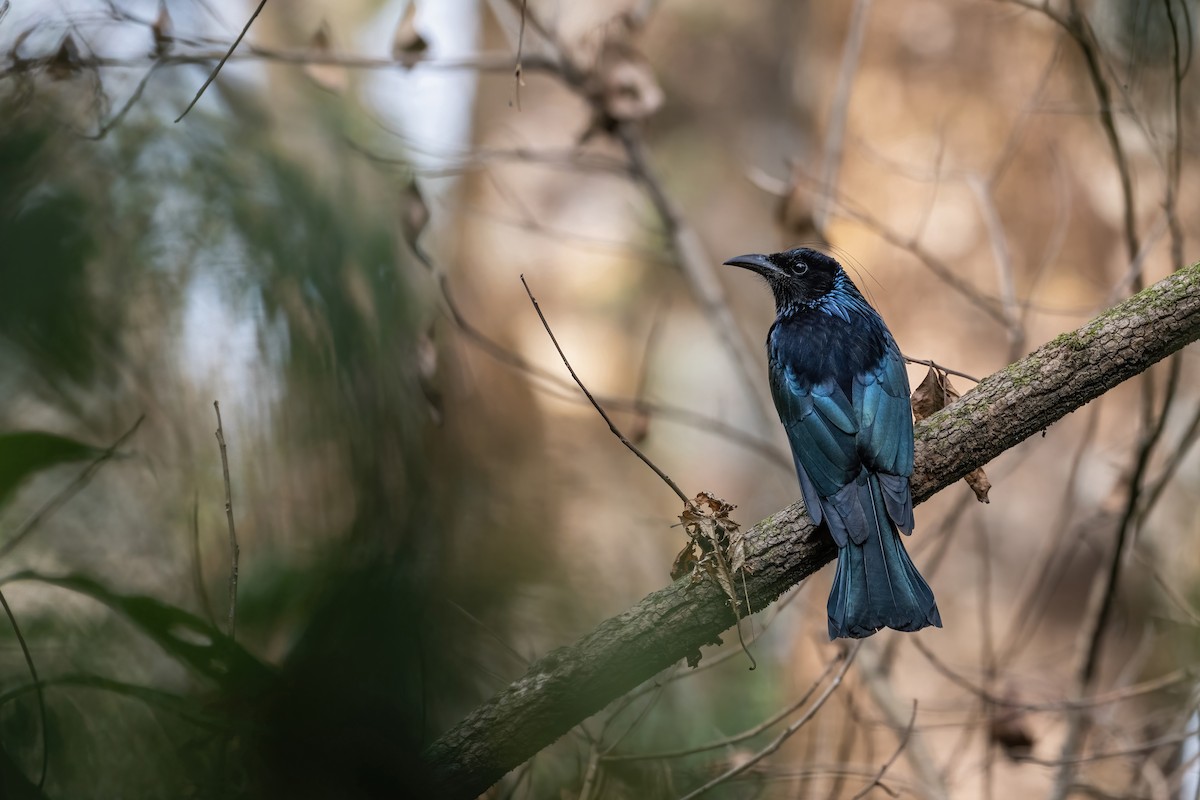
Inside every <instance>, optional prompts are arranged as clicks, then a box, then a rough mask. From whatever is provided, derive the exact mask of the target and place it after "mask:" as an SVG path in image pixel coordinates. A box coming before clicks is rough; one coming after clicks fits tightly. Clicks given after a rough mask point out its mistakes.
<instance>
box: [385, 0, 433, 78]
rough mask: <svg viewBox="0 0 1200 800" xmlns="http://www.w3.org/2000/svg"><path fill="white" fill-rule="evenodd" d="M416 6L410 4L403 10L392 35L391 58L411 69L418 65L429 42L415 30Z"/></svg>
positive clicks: (413, 3)
mask: <svg viewBox="0 0 1200 800" xmlns="http://www.w3.org/2000/svg"><path fill="white" fill-rule="evenodd" d="M416 19H417V4H416V2H415V0H414V2H410V3H409V4H408V8H406V9H404V14H403V16H401V17H400V21H399V22H398V23H397V24H396V32H395V33H394V34H393V35H392V58H393V59H394V60H396V61H399V62H400V63H401V64H403V65H404V68H405V69H411V68H413V67H414V66H416V65H417V64H418V63H420V61H421V59H423V58H424V57H425V53H426V51H427V50H429V42H428V41H426V40H425V37H424V36H422V35H421V34H420V32H419V31H418V30H417V25H416Z"/></svg>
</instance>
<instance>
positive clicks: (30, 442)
mask: <svg viewBox="0 0 1200 800" xmlns="http://www.w3.org/2000/svg"><path fill="white" fill-rule="evenodd" d="M103 453H104V450H102V449H99V448H96V447H93V446H91V445H89V444H84V443H83V442H78V441H76V440H74V439H68V438H66V437H65V436H58V435H57V434H53V433H44V432H42V431H17V432H15V433H3V434H0V507H2V506H3V505H4V504H5V503H6V502H8V500H9V499H10V497H11V495H12V494H13V492H15V491H16V490H17V487H18V486H20V485H21V482H22V481H24V480H25V479H26V478H29V477H31V476H32V475H33V474H34V473H36V472H40V471H41V470H44V469H48V468H50V467H54V466H57V465H59V464H66V463H69V462H72V461H83V460H86V459H92V458H96V457H98V456H100V455H102V454H103Z"/></svg>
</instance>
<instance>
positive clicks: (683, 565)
mask: <svg viewBox="0 0 1200 800" xmlns="http://www.w3.org/2000/svg"><path fill="white" fill-rule="evenodd" d="M699 562H700V556H699V555H697V553H696V543H695V542H694V541H692V540H691V539H688V543H687V544H685V545H684V546H683V549H682V550H680V551H679V555H677V556H675V560H674V561H673V562H672V563H671V580H673V581H677V580H679V579H680V578H682V577H683V576H684V575H692V574H694V573H695V571H696V565H697V564H698V563H699Z"/></svg>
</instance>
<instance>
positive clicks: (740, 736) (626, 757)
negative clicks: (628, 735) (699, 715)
mask: <svg viewBox="0 0 1200 800" xmlns="http://www.w3.org/2000/svg"><path fill="white" fill-rule="evenodd" d="M840 660H841V656H840V655H839V656H838V657H837V658H835V659H833V660H832V661H830V662H829V663H828V664H826V665H825V669H824V670H823V671H822V672H821V674H820V675H819V676H817V679H816V680H815V681H813V683H812V685H811V686H809V687H808V689H807V690H805V692H804V693H803V694H802V695H800V697H799V699H797V700H796V701H795V702H794V703H792V704H790V705H788V706H787V707H785V708H784V709H783V710H782V711H779V712H778V713H776V714H774V715H772V716H771V717H768V718H767V719H765V720H763V721H762V722H760V723H758V724H757V725H755V726H754V727H752V728H747V729H746V730H744V731H742V732H740V733H735V734H733V735H732V736H726V737H724V738H721V739H717V740H714V741H711V742H706V743H704V744H700V745H695V746H693V747H688V748H683V749H680V750H662V751H659V752H655V753H619V754H617V755H606V756H605V757H604V760H605V761H657V760H660V759H667V758H685V757H687V756H690V755H695V754H696V753H703V752H705V751H706V750H719V749H720V748H722V747H729V746H730V745H734V744H737V743H738V742H744V741H745V740H747V739H752V738H754V737H755V736H757V735H759V734H760V733H762V732H763V731H765V730H768V729H769V728H771V727H773V726H774V725H775V724H776V723H777V722H779V721H780V720H783V719H785V718H787V717H788V716H789V715H790V714H792V713H793V712H794V711H796V710H797V709H798V708H800V707H801V706H803V705H804V704H805V703H807V702H808V699H809V698H810V697H812V696H813V693H814V692H816V690H817V687H818V686H820V685H821V684H822V683H823V682H824V681H825V679H826V678H827V677H829V673H830V672H832V671H833V668H834V666H835V665H836V664H837V663H838V661H840ZM685 674H686V673H685Z"/></svg>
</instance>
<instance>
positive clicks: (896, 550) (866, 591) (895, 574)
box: [828, 475, 942, 639]
mask: <svg viewBox="0 0 1200 800" xmlns="http://www.w3.org/2000/svg"><path fill="white" fill-rule="evenodd" d="M869 481H870V483H871V490H872V494H873V497H874V502H873V503H872V506H873V511H874V513H868V514H867V517H868V520H869V522H868V524H869V527H871V528H872V529H873V530H871V531H870V535H868V536H867V537H865V539H864V540H863V541H862V543H861V544H858V543H855V541H854V540H853V538H851V539H848V540H847V542H846V544H845V545H844V546H842V547H839V548H838V562H837V572H836V573H835V574H834V577H833V589H832V590H831V591H830V593H829V606H828V610H829V638H830V639H837V638H839V637H849V638H853V639H861V638H863V637H865V636H870V635H871V634H873V633H875V632H876V631H877V630H879V629H880V628H893V629H895V630H898V631H918V630H920V629H921V628H925V627H928V626H930V625H934V626H936V627H939V628H940V627H942V617H941V614H940V613H939V612H938V607H937V602H936V601H935V600H934V598H933V591H932V590H931V589H930V588H929V584H927V583H925V579H924V578H922V577H921V573H919V572H917V568H916V566H914V565H913V563H912V560H911V559H910V558H909V557H908V553H907V552H906V551H905V549H904V544H903V542H902V541H901V539H900V534H899V532H898V531H897V529H896V524H895V523H894V522H893V521H892V519H891V517H890V515H889V514H888V513H887V509H886V508H885V504H884V499H883V495H882V493H881V492H880V487H879V483H878V479H877V478H876V477H875V476H873V475H872V476H871V477H870V478H869ZM854 538H858V537H854Z"/></svg>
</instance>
